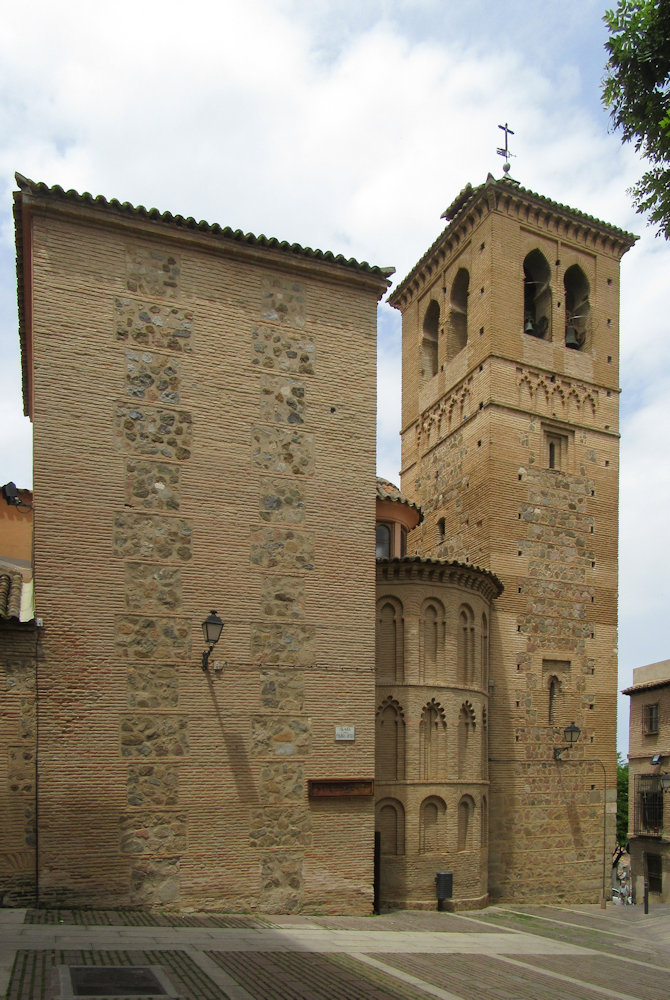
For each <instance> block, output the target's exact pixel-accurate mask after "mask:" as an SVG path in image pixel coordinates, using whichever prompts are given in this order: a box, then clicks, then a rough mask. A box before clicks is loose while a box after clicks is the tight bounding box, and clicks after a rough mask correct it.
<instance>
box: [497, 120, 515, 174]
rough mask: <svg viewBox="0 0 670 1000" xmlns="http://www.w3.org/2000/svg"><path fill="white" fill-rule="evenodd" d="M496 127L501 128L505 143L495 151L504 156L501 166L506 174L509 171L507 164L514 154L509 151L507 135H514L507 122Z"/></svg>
mask: <svg viewBox="0 0 670 1000" xmlns="http://www.w3.org/2000/svg"><path fill="white" fill-rule="evenodd" d="M498 128H499V129H501V130H502V131H503V132H504V133H505V145H504V146H501V147H499V148H498V149H497V150H496V152H497V154H498V156H504V157H505V164H504V166H503V170H504V172H505V173H506V174H508V173H509V171H510V164H509V161H510V158H511V157H512V156H514V155H515V154H514V153H510V151H509V137H510V136H511V135H514V132H513V131H512V129H511V128H510V127H509V125H508V124H507V122H505V124H504V125H498Z"/></svg>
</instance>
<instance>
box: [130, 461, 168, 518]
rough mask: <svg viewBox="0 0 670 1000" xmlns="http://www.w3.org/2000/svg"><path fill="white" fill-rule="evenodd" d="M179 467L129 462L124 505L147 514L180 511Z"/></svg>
mask: <svg viewBox="0 0 670 1000" xmlns="http://www.w3.org/2000/svg"><path fill="white" fill-rule="evenodd" d="M180 500H181V494H180V484H179V466H178V465H169V464H168V463H167V462H148V461H146V460H145V459H142V458H129V459H128V460H127V462H126V503H127V504H128V505H129V506H131V507H144V508H146V509H148V510H167V511H176V510H179V504H180Z"/></svg>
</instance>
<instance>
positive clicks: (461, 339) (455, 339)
mask: <svg viewBox="0 0 670 1000" xmlns="http://www.w3.org/2000/svg"><path fill="white" fill-rule="evenodd" d="M469 286H470V275H469V274H468V272H467V271H466V269H465V268H464V267H461V268H459V270H458V273H457V275H456V277H455V279H454V283H453V285H452V286H451V296H450V299H449V328H448V333H447V360H448V361H451V359H452V358H455V357H456V355H457V354H458V353H459V351H462V350H463V348H464V347H465V345H466V344H467V342H468V288H469Z"/></svg>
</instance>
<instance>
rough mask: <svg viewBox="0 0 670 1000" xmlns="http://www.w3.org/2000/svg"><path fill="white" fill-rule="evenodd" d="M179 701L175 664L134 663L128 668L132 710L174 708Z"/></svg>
mask: <svg viewBox="0 0 670 1000" xmlns="http://www.w3.org/2000/svg"><path fill="white" fill-rule="evenodd" d="M178 701H179V685H178V675H177V667H176V665H175V664H174V663H134V664H131V666H130V667H129V668H128V705H129V707H130V708H174V707H175V706H176V705H177V703H178Z"/></svg>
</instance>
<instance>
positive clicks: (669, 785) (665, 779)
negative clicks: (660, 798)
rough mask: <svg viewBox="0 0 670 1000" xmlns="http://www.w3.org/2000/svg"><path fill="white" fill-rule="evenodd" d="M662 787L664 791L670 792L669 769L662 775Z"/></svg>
mask: <svg viewBox="0 0 670 1000" xmlns="http://www.w3.org/2000/svg"><path fill="white" fill-rule="evenodd" d="M661 788H662V789H663V791H664V792H670V772H668V771H665V772H664V773H663V774H662V775H661Z"/></svg>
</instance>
